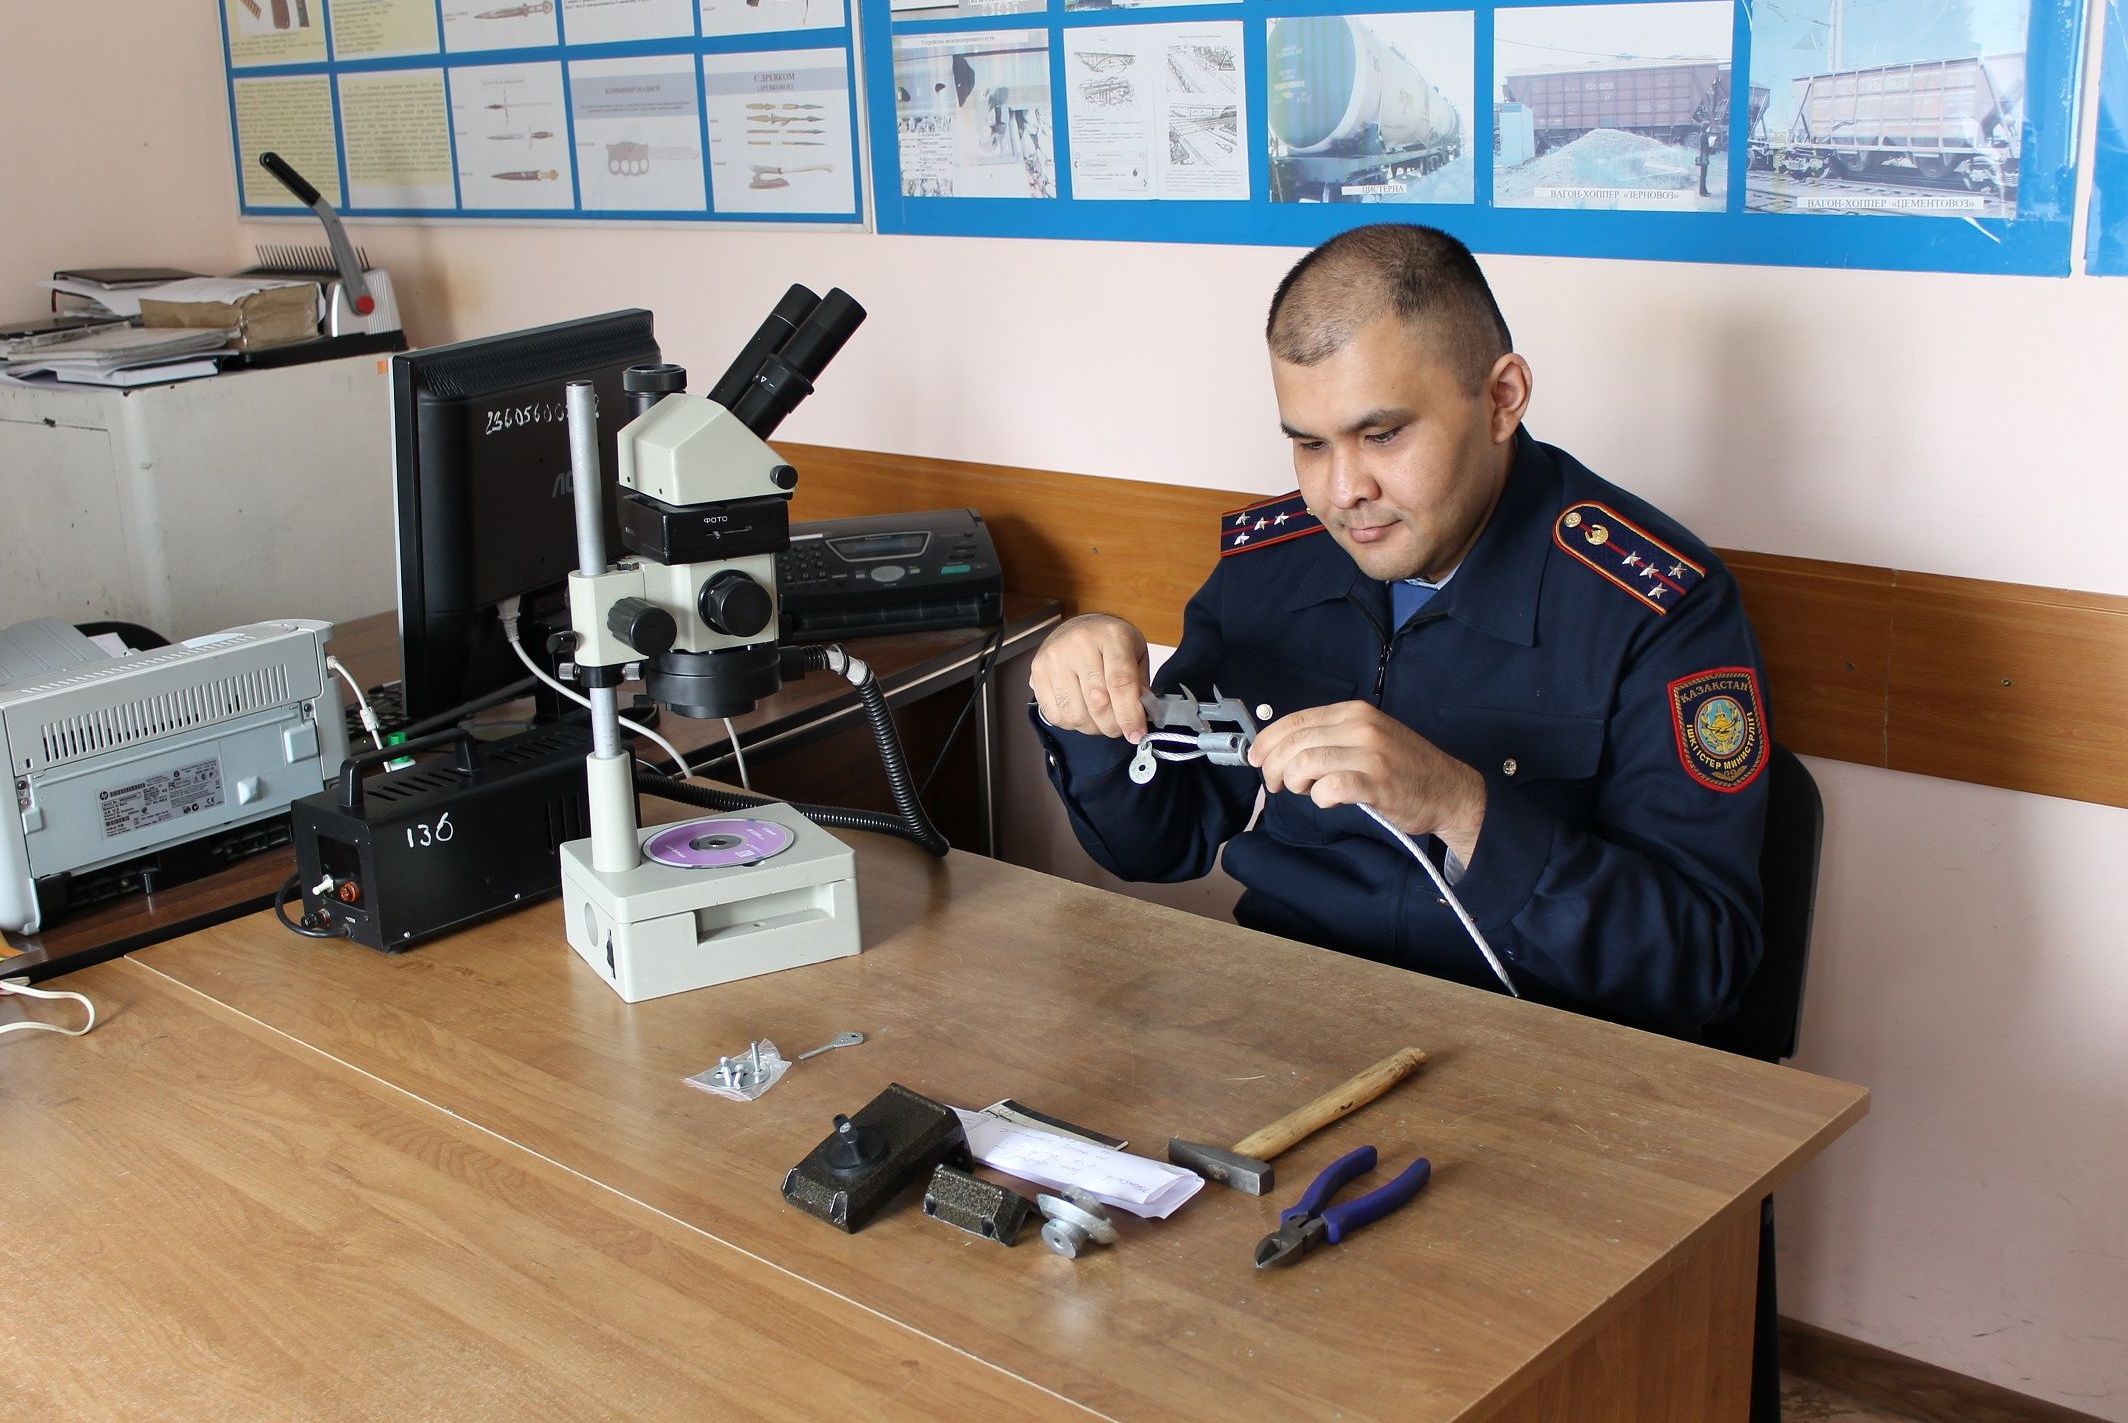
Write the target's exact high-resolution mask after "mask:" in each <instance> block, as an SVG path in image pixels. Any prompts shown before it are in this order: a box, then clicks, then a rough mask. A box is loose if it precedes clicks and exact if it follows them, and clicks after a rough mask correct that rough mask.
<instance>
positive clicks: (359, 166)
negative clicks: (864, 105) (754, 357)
mask: <svg viewBox="0 0 2128 1423" xmlns="http://www.w3.org/2000/svg"><path fill="white" fill-rule="evenodd" d="M218 3H219V7H220V10H221V24H222V54H223V61H224V64H225V67H226V71H227V85H228V99H229V121H230V137H231V146H232V148H233V150H234V156H235V159H236V167H237V184H238V195H239V204H240V206H241V208H242V210H243V212H245V213H246V214H249V215H259V216H263V215H269V214H275V213H285V212H291V211H300V210H301V207H302V205H301V204H300V203H298V202H297V201H296V200H295V199H294V198H293V197H291V196H290V195H289V194H288V193H287V191H286V190H285V189H283V188H282V187H281V186H280V185H279V184H278V183H277V182H275V181H274V179H273V178H272V177H271V176H270V175H269V174H267V173H266V172H265V171H264V170H263V169H261V168H260V167H259V164H258V155H259V154H260V153H262V152H267V151H278V152H279V153H280V154H281V155H282V156H283V157H284V158H286V159H288V160H289V162H290V163H292V164H293V165H294V166H295V168H296V170H297V171H298V172H300V173H301V174H303V176H304V177H305V178H307V179H308V180H309V181H310V182H311V183H312V184H313V185H314V186H316V187H317V189H318V190H319V191H320V192H321V193H322V194H323V195H324V196H325V197H326V199H327V200H328V201H330V202H332V203H333V205H334V206H335V207H337V208H339V209H340V210H341V211H342V212H344V213H347V214H348V215H350V216H356V217H412V218H479V219H484V220H486V219H497V218H502V219H511V218H518V219H522V218H545V219H555V218H569V219H604V220H627V221H643V220H656V221H697V222H732V221H740V222H794V223H841V224H857V223H860V222H862V220H863V215H864V214H863V173H862V170H861V169H860V166H859V154H860V152H861V149H860V145H859V143H858V135H857V113H858V110H857V85H856V82H855V80H856V65H855V59H854V45H853V42H852V33H851V28H850V19H849V15H848V12H847V10H846V8H845V5H846V3H847V0H218Z"/></svg>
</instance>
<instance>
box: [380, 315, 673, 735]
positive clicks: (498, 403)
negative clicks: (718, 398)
mask: <svg viewBox="0 0 2128 1423" xmlns="http://www.w3.org/2000/svg"><path fill="white" fill-rule="evenodd" d="M658 359H659V355H658V344H657V339H656V336H655V334H654V332H653V330H652V326H651V316H650V313H649V312H647V311H615V312H609V313H607V314H606V315H604V316H590V317H584V318H582V319H580V320H576V321H564V322H561V323H559V324H557V325H553V326H541V327H538V328H536V329H533V330H529V331H513V332H509V333H507V334H505V335H501V336H488V337H483V338H481V339H479V340H475V341H461V342H459V343H457V344H456V345H451V346H432V347H429V348H428V349H426V350H420V351H410V352H408V353H406V354H404V355H400V356H394V357H393V358H392V467H393V481H394V484H395V487H396V489H397V499H398V512H399V649H400V655H401V667H402V669H403V670H402V678H403V681H404V686H403V688H402V695H403V699H404V702H405V710H406V717H407V719H408V720H409V721H420V720H424V719H426V718H428V717H432V716H435V715H437V714H438V713H440V712H444V711H448V710H449V709H450V708H452V707H455V706H458V705H460V704H461V703H464V702H466V701H469V700H471V699H473V698H476V697H478V696H480V695H482V694H483V693H486V692H490V691H494V690H495V689H497V688H499V687H503V686H506V685H508V684H509V683H511V682H514V681H517V680H519V679H520V678H522V677H523V676H524V675H525V673H524V667H523V665H522V664H521V663H520V662H519V661H518V660H517V657H516V654H514V653H513V652H511V650H510V647H509V644H508V643H507V642H505V641H504V640H503V636H502V629H501V625H500V623H499V621H498V620H497V617H496V611H495V608H496V605H497V604H498V603H500V602H502V601H503V600H504V599H506V598H509V597H512V596H519V597H523V598H524V599H525V603H524V618H525V621H524V623H523V625H522V627H521V629H520V632H521V635H522V637H523V639H524V642H525V646H526V648H527V650H529V651H532V652H533V653H534V654H535V655H538V653H539V651H540V645H541V642H542V641H543V639H544V636H545V633H544V631H543V630H542V628H541V623H542V622H543V621H544V622H547V623H549V624H565V623H566V621H567V616H568V613H567V591H566V581H565V580H566V579H567V577H568V575H569V573H570V571H571V570H572V569H574V568H575V567H576V524H575V505H574V503H573V502H572V496H571V492H570V486H569V428H568V424H567V420H566V417H565V415H564V411H563V387H564V386H565V385H567V384H568V383H569V382H570V381H578V380H588V381H590V382H591V383H592V384H593V385H594V386H595V387H597V390H598V397H599V399H598V409H599V420H598V425H599V447H600V451H601V467H602V468H603V469H604V470H605V471H606V472H607V477H608V478H609V479H610V478H611V477H612V471H613V469H614V436H615V434H616V433H617V432H618V431H619V429H620V428H621V426H622V425H624V424H626V423H627V421H628V414H627V411H628V406H627V401H626V398H625V397H624V395H623V394H622V391H621V372H622V371H624V370H626V369H627V368H628V367H629V366H632V365H639V364H648V363H655V362H656V361H657V360H658ZM604 507H605V511H606V547H607V548H609V549H618V548H619V547H620V535H619V529H618V526H617V523H616V520H617V512H616V504H615V501H614V500H613V499H611V498H608V499H606V500H605V501H604Z"/></svg>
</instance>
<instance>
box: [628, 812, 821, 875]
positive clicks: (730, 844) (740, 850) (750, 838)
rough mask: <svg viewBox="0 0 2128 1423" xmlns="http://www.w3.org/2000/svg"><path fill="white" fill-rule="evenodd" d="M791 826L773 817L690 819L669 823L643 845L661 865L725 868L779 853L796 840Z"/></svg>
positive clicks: (748, 863) (684, 867)
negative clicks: (676, 823)
mask: <svg viewBox="0 0 2128 1423" xmlns="http://www.w3.org/2000/svg"><path fill="white" fill-rule="evenodd" d="M797 838H798V837H797V835H796V834H794V833H793V832H792V831H791V829H790V827H788V826H785V825H778V824H777V823H776V822H775V821H773V820H749V819H747V818H745V817H743V816H727V817H719V818H717V819H714V820H690V821H688V822H687V823H686V824H684V825H668V826H666V827H665V828H664V829H663V830H660V831H659V832H658V833H657V834H655V835H653V836H651V837H650V843H649V844H647V845H645V846H644V847H643V848H644V849H645V850H646V851H648V852H649V855H650V858H651V859H653V860H656V861H657V862H658V863H659V864H661V865H677V866H679V867H680V868H682V869H690V870H725V869H730V868H731V867H732V866H734V865H751V864H755V863H757V862H759V861H761V860H766V859H768V858H770V857H771V856H774V855H780V854H782V853H783V852H784V851H785V850H788V849H790V848H791V845H792V843H793V842H794V841H796V840H797Z"/></svg>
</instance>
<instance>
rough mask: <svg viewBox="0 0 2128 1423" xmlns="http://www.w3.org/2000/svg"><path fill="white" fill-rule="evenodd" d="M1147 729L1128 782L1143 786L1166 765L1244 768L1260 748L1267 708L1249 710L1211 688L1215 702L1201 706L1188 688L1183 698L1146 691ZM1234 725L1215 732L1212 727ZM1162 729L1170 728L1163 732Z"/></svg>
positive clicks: (1139, 745) (1267, 712) (1133, 762)
mask: <svg viewBox="0 0 2128 1423" xmlns="http://www.w3.org/2000/svg"><path fill="white" fill-rule="evenodd" d="M1142 700H1143V702H1144V705H1145V720H1146V724H1147V725H1148V726H1150V727H1152V728H1154V729H1153V730H1151V731H1148V732H1147V733H1146V734H1145V739H1144V740H1143V741H1141V742H1139V743H1138V754H1137V755H1135V756H1133V757H1131V764H1130V778H1131V779H1132V780H1133V781H1135V782H1137V783H1138V784H1139V785H1141V786H1142V785H1144V784H1145V783H1146V782H1147V781H1150V780H1151V779H1152V778H1153V772H1155V771H1156V770H1158V769H1159V763H1160V762H1162V761H1196V760H1206V761H1210V762H1211V763H1212V764H1213V765H1215V766H1246V765H1248V764H1249V748H1250V747H1251V746H1253V745H1255V744H1256V734H1257V731H1258V727H1257V725H1256V721H1257V718H1258V717H1269V716H1270V715H1271V709H1270V708H1269V707H1258V708H1257V709H1256V711H1255V712H1254V714H1251V713H1250V711H1249V709H1248V707H1246V706H1244V705H1243V704H1242V703H1240V702H1239V701H1236V700H1235V699H1234V698H1232V697H1229V696H1226V695H1225V694H1223V693H1222V692H1221V691H1220V690H1219V688H1217V687H1214V688H1212V700H1210V701H1208V702H1201V701H1199V700H1197V696H1196V694H1195V693H1194V692H1192V691H1191V690H1190V689H1189V688H1188V687H1184V688H1183V689H1182V691H1181V692H1180V693H1179V694H1171V693H1161V692H1150V691H1149V692H1146V693H1145V694H1144V697H1143V699H1142ZM1215 723H1216V724H1218V725H1222V726H1231V727H1233V728H1235V729H1234V730H1232V731H1217V730H1214V729H1213V726H1214V724H1215ZM1160 728H1168V729H1166V730H1161V729H1160Z"/></svg>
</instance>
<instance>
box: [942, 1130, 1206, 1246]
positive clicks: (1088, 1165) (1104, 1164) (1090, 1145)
mask: <svg viewBox="0 0 2128 1423" xmlns="http://www.w3.org/2000/svg"><path fill="white" fill-rule="evenodd" d="M953 1110H954V1112H955V1114H956V1115H958V1116H959V1117H960V1119H961V1128H962V1130H963V1131H965V1132H966V1133H967V1134H968V1150H969V1152H970V1153H971V1154H973V1155H974V1157H975V1159H976V1160H977V1161H980V1162H982V1163H983V1164H984V1165H985V1166H991V1167H995V1168H996V1169H997V1170H999V1171H1003V1172H1005V1173H1006V1174H1008V1175H1012V1176H1017V1177H1019V1178H1020V1179H1021V1180H1023V1181H1032V1182H1034V1183H1035V1184H1036V1185H1039V1186H1047V1187H1049V1188H1051V1189H1052V1190H1062V1189H1064V1188H1065V1187H1067V1186H1076V1187H1077V1188H1078V1189H1080V1190H1082V1191H1085V1192H1086V1193H1087V1194H1088V1195H1091V1196H1093V1197H1095V1198H1096V1199H1097V1200H1099V1201H1100V1202H1101V1203H1102V1204H1103V1205H1107V1206H1114V1207H1115V1208H1116V1209H1117V1210H1123V1211H1129V1212H1130V1213H1131V1214H1132V1215H1135V1216H1144V1217H1147V1218H1148V1219H1151V1220H1165V1219H1167V1217H1169V1216H1170V1215H1173V1214H1174V1213H1175V1211H1176V1209H1177V1208H1178V1207H1180V1206H1181V1205H1182V1203H1183V1202H1184V1201H1187V1200H1188V1199H1189V1198H1190V1197H1192V1196H1194V1195H1196V1194H1197V1193H1198V1192H1199V1191H1200V1190H1202V1189H1204V1178H1203V1177H1202V1176H1199V1175H1198V1174H1197V1173H1196V1172H1194V1171H1187V1170H1184V1169H1183V1168H1182V1167H1180V1166H1170V1165H1168V1163H1166V1162H1165V1161H1154V1160H1151V1159H1149V1158H1147V1157H1143V1156H1133V1155H1131V1154H1130V1153H1129V1152H1127V1151H1118V1150H1116V1149H1115V1148H1114V1147H1110V1146H1103V1145H1101V1144H1100V1143H1099V1142H1094V1141H1088V1140H1086V1139H1085V1138H1084V1137H1078V1136H1066V1135H1064V1134H1063V1133H1061V1132H1054V1131H1049V1130H1046V1129H1044V1128H1041V1127H1035V1126H1022V1125H1018V1124H1016V1123H1013V1122H1009V1121H1004V1120H1001V1119H999V1118H997V1117H994V1116H991V1115H989V1114H988V1113H985V1112H968V1111H962V1110H961V1109H960V1108H959V1107H955V1108H954V1109H953Z"/></svg>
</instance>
